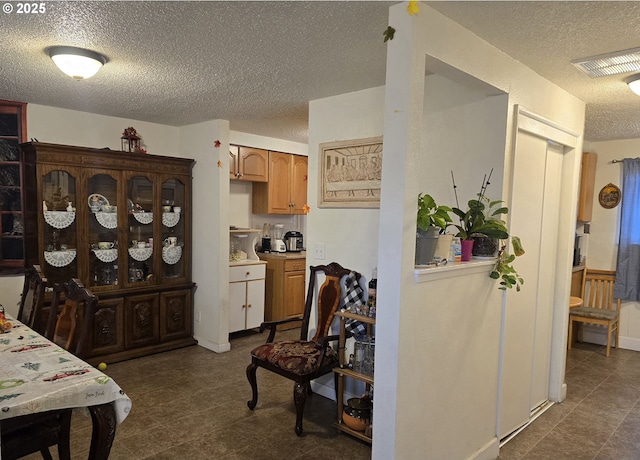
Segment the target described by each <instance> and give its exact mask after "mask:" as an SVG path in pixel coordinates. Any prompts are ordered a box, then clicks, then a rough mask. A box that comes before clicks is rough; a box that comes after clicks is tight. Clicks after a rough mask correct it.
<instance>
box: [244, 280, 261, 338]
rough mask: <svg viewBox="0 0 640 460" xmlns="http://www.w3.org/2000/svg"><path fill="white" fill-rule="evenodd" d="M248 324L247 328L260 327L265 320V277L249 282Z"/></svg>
mask: <svg viewBox="0 0 640 460" xmlns="http://www.w3.org/2000/svg"><path fill="white" fill-rule="evenodd" d="M246 310H247V324H246V325H245V329H251V328H254V327H259V326H260V324H262V322H263V321H264V279H261V280H253V281H248V282H247V309H246Z"/></svg>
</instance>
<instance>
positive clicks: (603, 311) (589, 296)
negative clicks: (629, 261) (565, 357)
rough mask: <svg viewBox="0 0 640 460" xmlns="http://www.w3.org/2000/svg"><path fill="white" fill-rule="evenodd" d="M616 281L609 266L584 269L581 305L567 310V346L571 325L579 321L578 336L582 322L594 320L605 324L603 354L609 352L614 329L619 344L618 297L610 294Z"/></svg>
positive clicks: (608, 353) (569, 346) (571, 329)
mask: <svg viewBox="0 0 640 460" xmlns="http://www.w3.org/2000/svg"><path fill="white" fill-rule="evenodd" d="M615 282H616V272H615V271H610V270H592V269H587V271H586V272H585V275H584V277H583V279H582V300H583V306H582V307H576V308H572V309H571V310H570V311H569V337H568V341H567V342H568V345H567V347H568V349H569V350H571V346H572V342H573V325H574V323H576V324H578V337H579V336H580V326H581V325H582V324H584V323H588V324H596V325H599V326H604V327H606V328H607V350H606V353H605V354H606V356H609V355H610V353H611V345H612V343H614V340H612V334H614V333H615V347H616V348H617V347H618V344H619V342H618V340H619V338H620V303H621V301H620V299H615V302H614V298H613V285H614V284H615Z"/></svg>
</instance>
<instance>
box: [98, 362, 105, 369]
mask: <svg viewBox="0 0 640 460" xmlns="http://www.w3.org/2000/svg"><path fill="white" fill-rule="evenodd" d="M98 369H100V370H101V371H106V370H107V363H100V364H98Z"/></svg>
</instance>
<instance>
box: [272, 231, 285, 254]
mask: <svg viewBox="0 0 640 460" xmlns="http://www.w3.org/2000/svg"><path fill="white" fill-rule="evenodd" d="M271 233H272V235H271V252H287V246H286V245H285V244H284V239H283V238H284V225H282V224H275V225H274V226H273V231H272V232H271Z"/></svg>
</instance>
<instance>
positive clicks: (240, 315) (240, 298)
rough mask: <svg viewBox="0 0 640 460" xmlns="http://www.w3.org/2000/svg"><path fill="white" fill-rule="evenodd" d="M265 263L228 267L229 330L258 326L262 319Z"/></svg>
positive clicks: (234, 330)
mask: <svg viewBox="0 0 640 460" xmlns="http://www.w3.org/2000/svg"><path fill="white" fill-rule="evenodd" d="M264 288H265V264H264V263H263V262H254V263H251V264H242V265H235V266H231V267H229V332H236V331H241V330H245V329H252V328H255V327H259V326H260V324H262V322H263V321H264Z"/></svg>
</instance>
